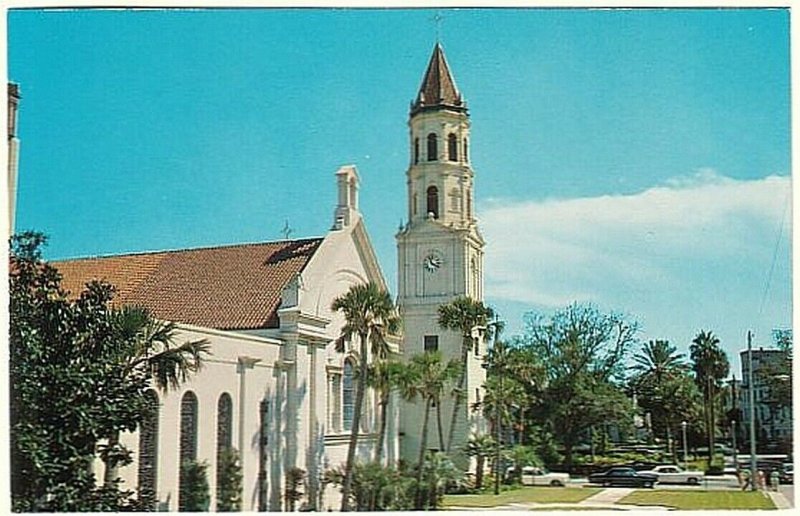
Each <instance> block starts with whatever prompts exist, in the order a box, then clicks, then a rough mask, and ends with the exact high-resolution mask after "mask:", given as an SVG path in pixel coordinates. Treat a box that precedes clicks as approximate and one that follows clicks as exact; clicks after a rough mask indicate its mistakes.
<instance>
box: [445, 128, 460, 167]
mask: <svg viewBox="0 0 800 516" xmlns="http://www.w3.org/2000/svg"><path fill="white" fill-rule="evenodd" d="M447 154H448V156H447V159H449V160H450V161H458V140H457V139H456V135H455V134H453V133H450V135H449V136H448V137H447Z"/></svg>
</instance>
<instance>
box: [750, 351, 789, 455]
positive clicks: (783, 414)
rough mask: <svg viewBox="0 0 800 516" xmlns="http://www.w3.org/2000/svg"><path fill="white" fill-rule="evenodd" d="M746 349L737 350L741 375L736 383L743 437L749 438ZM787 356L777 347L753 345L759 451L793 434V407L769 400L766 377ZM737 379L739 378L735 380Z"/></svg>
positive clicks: (772, 372) (772, 373)
mask: <svg viewBox="0 0 800 516" xmlns="http://www.w3.org/2000/svg"><path fill="white" fill-rule="evenodd" d="M747 354H748V352H747V351H742V352H740V354H739V357H740V359H741V364H742V379H741V383H740V384H739V385H737V387H736V391H737V397H738V403H739V408H740V409H741V414H742V417H743V421H742V428H741V430H745V431H744V432H742V433H743V434H744V436H743V437H744V440H745V441H748V440H749V439H748V437H747V436H748V432H747V428H748V427H747V424H748V421H749V417H750V398H749V388H750V385H749V378H750V361H749V359H748V356H747ZM785 360H786V355H785V354H784V353H783V352H782V351H781V350H779V349H764V348H759V349H753V386H754V391H753V399H754V402H755V403H754V404H755V426H756V443H757V444H758V448H759V451H761V450H762V449H763V448H775V447H777V446H779V445H780V444H781V442H783V441H785V440H786V439H787V438H789V437H791V435H792V408H791V406H789V407H777V406H775V404H773V403H770V399H769V396H770V393H769V387H768V380H769V378H770V376H771V375H774V374H775V372H774V371H775V366H777V365H779V364H780V363H781V362H782V361H785ZM737 383H738V382H737Z"/></svg>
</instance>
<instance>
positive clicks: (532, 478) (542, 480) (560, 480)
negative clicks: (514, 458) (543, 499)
mask: <svg viewBox="0 0 800 516" xmlns="http://www.w3.org/2000/svg"><path fill="white" fill-rule="evenodd" d="M568 482H569V474H568V473H552V472H549V471H547V470H546V469H544V468H539V467H536V466H525V467H523V468H522V485H524V486H553V487H563V486H565V485H567V483H568Z"/></svg>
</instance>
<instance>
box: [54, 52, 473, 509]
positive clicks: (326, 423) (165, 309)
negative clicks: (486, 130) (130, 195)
mask: <svg viewBox="0 0 800 516" xmlns="http://www.w3.org/2000/svg"><path fill="white" fill-rule="evenodd" d="M409 128H410V156H411V159H410V165H409V168H408V170H407V173H406V175H407V184H408V190H407V194H408V223H407V224H406V225H405V226H404V227H403V228H402V229H401V230H400V232H399V233H398V234H397V235H396V238H397V248H398V297H397V299H398V307H399V310H400V315H401V316H402V319H403V335H402V336H400V337H396V338H393V340H391V341H390V345H391V346H392V347H393V349H394V351H395V352H396V353H397V354H399V355H400V356H403V357H405V358H409V357H410V356H412V355H414V354H418V353H422V352H423V351H425V350H428V349H438V350H441V351H442V352H443V354H444V355H445V357H446V358H448V359H449V358H459V357H460V356H461V346H462V337H461V335H460V334H459V333H458V332H453V331H444V330H442V329H441V328H439V327H438V324H437V320H436V319H437V310H438V307H439V305H441V304H443V303H446V302H448V301H450V300H452V299H454V298H455V297H457V296H463V295H466V296H470V297H472V298H474V299H478V300H482V298H483V247H484V242H483V238H482V237H481V235H480V233H479V231H478V228H477V222H476V218H475V215H474V210H473V197H474V172H473V170H472V168H471V166H470V161H469V152H468V149H469V130H470V121H469V116H468V113H467V109H466V103H465V102H464V100H463V98H462V97H461V95H460V94H459V93H458V90H457V89H456V86H455V82H454V80H453V78H452V75H451V74H450V71H449V69H448V65H447V62H446V60H445V57H444V53H443V51H442V48H441V46H439V45H438V44H437V45H436V47H435V48H434V52H433V55H432V57H431V60H430V63H429V65H428V69H427V71H426V72H425V76H424V78H423V82H422V86H421V87H420V91H419V92H418V94H417V97H416V99H415V101H414V102H413V103H412V106H411V113H410V118H409ZM335 177H336V188H337V205H336V207H335V209H334V217H333V219H334V220H333V226H332V229H331V230H330V231H329V232H328V233H327V234H326V235H325V236H324V237H322V238H307V239H299V240H284V241H277V242H266V243H253V244H242V245H232V246H221V247H212V248H203V249H185V250H175V251H164V252H150V253H138V254H129V255H121V256H107V257H97V258H82V259H76V260H66V261H60V262H55V263H53V265H54V266H55V267H56V268H57V269H58V270H59V271H60V272H61V273H62V275H63V286H64V288H65V289H66V290H68V291H71V292H73V293H77V292H79V291H80V290H81V289H82V288H83V285H85V284H86V283H87V282H89V281H91V280H94V279H98V280H105V281H108V282H109V283H111V284H112V285H114V286H115V287H116V289H117V297H116V300H115V302H117V303H118V304H121V305H122V304H130V305H139V306H144V307H146V308H148V309H149V310H150V311H151V313H152V314H153V316H155V317H156V318H158V319H161V320H166V321H172V322H175V323H176V324H177V325H178V328H179V338H180V340H182V341H183V340H199V339H205V340H206V341H208V342H209V344H210V350H211V355H210V356H208V357H207V358H206V360H205V365H204V367H203V368H202V369H201V370H200V371H199V372H197V373H196V374H195V375H194V376H192V377H191V378H190V379H189V380H188V381H187V382H185V383H183V384H182V385H181V386H180V388H179V389H176V390H172V391H168V392H157V391H155V390H154V391H151V393H150V395H151V396H153V398H154V399H155V401H157V405H158V413H157V414H156V415H155V416H154V417H153V418H151V419H150V420H149V421H147V422H145V424H143V425H142V427H141V428H140V429H139V431H137V432H135V433H131V434H125V435H123V436H122V444H124V445H125V446H126V447H127V448H128V449H129V450H131V451H132V456H133V459H134V462H133V463H132V464H131V465H129V466H127V467H124V468H122V469H121V470H120V475H121V478H122V480H123V482H124V483H123V488H126V489H131V490H137V489H142V490H147V491H148V492H152V493H155V498H156V500H157V504H158V508H159V509H161V510H171V511H174V510H179V509H180V508H181V507H182V499H181V498H182V497H181V489H180V481H179V479H180V478H181V467H182V466H181V465H182V464H183V463H184V462H185V461H186V460H197V461H201V462H205V463H206V464H207V465H208V469H207V472H208V480H209V487H210V492H211V506H210V507H209V509H210V510H212V511H213V510H215V509H216V507H215V505H216V503H215V491H216V486H217V479H216V475H217V469H218V468H217V466H218V463H219V460H220V457H221V454H222V453H223V452H224V451H225V450H226V449H228V448H235V449H237V450H238V451H239V454H240V460H241V465H242V472H243V496H242V509H243V510H245V511H280V510H287V507H286V506H285V502H284V489H285V487H286V475H287V472H289V471H290V470H291V469H293V468H301V469H303V470H304V471H305V473H306V481H305V489H304V494H305V496H304V499H305V500H306V502H305V503H306V508H308V509H311V510H328V509H334V510H337V509H338V506H339V501H340V494H339V490H338V488H336V487H334V486H330V485H326V484H325V483H324V481H323V474H324V472H325V471H326V470H327V469H330V468H335V467H338V466H343V465H344V462H345V459H346V455H347V447H348V442H349V434H350V430H351V424H352V419H353V402H354V392H355V381H354V369H355V367H354V364H355V362H354V360H353V359H352V358H351V355H350V352H351V350H350V349H346V350H345V352H344V353H340V352H337V351H335V349H334V345H333V341H334V340H335V339H336V338H338V337H339V335H340V333H341V329H342V327H343V325H344V323H345V321H344V319H343V316H342V315H341V314H340V313H337V312H333V311H332V310H331V303H332V301H333V300H334V299H335V298H336V297H338V296H340V295H342V294H344V293H345V292H347V290H348V289H349V288H350V287H351V286H353V285H356V284H360V283H366V282H370V281H372V282H375V283H377V284H378V285H381V286H382V287H384V288H387V285H386V281H385V279H384V277H383V275H382V272H381V269H380V266H379V264H378V261H377V259H376V255H375V252H374V250H373V248H372V245H371V243H370V240H369V237H368V234H367V231H366V227H365V224H364V220H363V218H362V215H361V213H360V211H359V209H358V187H359V178H358V173H357V171H356V169H355V167H354V166H345V167H342V168H341V169H339V170H338V171H337V172H336V176H335ZM350 345H351V346H352V343H351V344H350ZM484 351H485V350H484V343H483V341H482V339H480V338H476V339H475V342H474V352H471V353H470V354H469V358H468V360H469V362H468V375H467V378H468V379H467V396H466V399H465V400H464V405H463V407H461V409H460V414H461V418H460V419H459V421H458V422H457V425H456V433H455V442H456V447H457V448H459V449H461V448H463V445H464V444H466V441H467V439H468V437H469V434H470V433H471V432H476V431H481V430H483V429H484V423H483V422H482V421H481V419H480V418H479V417H478V415H477V414H476V412H475V411H472V410H470V409H469V407H472V406H473V404H475V403H476V402H477V401H479V400H480V398H481V396H482V394H481V393H482V391H481V389H482V388H483V383H484V380H485V372H484V370H483V369H482V368H481V367H480V365H481V360H482V355H483V353H484ZM377 403H378V400H377V398H376V396H375V393H374V392H369V393H368V394H367V398H366V400H365V411H364V415H363V417H362V424H361V428H360V440H359V442H360V449H359V450H358V458H359V460H364V461H366V460H370V459H371V458H372V454H373V451H374V448H375V441H376V437H377V432H378V423H379V422H378V420H377V416H378V405H377ZM442 408H443V409H444V410H443V418H442V419H443V421H446V424H449V421H450V414H451V412H450V411H451V410H452V401H451V402H449V404H448V403H447V402H445V403H444V405H443V407H442ZM389 414H390V417H389V421H388V429H387V436H386V444H385V451H384V456H383V457H382V460H383V461H384V462H386V463H394V462H396V461H397V460H398V459H400V458H406V459H407V460H409V461H410V462H414V461H415V460H416V456H417V453H418V450H419V430H420V429H419V422H420V421H421V420H422V407H421V406H417V405H416V404H413V403H406V402H401V401H400V400H399V399H398V398H393V399H392V400H391V402H390V406H389ZM431 431H432V432H433V431H434V430H433V428H431ZM428 443H429V445H430V446H429V448H431V449H436V448H437V447H438V443H435V442H434V440H432V439H428ZM101 472H102V465H101V464H100V462H99V461H98V474H101ZM100 476H102V475H100ZM298 508H299V505H298Z"/></svg>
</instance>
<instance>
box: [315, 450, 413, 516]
mask: <svg viewBox="0 0 800 516" xmlns="http://www.w3.org/2000/svg"><path fill="white" fill-rule="evenodd" d="M325 477H326V479H327V482H328V483H331V484H334V485H342V483H343V480H344V468H343V467H339V468H334V469H330V470H327V471H326V472H325ZM415 485H416V482H415V480H414V478H413V476H411V475H408V474H407V472H405V471H400V470H398V469H395V468H393V467H391V466H384V465H382V464H379V463H376V462H369V463H357V464H356V465H355V467H354V468H353V489H352V490H351V491H350V504H349V506H350V507H351V508H352V509H354V510H356V511H370V512H374V511H407V510H411V509H413V508H414V492H415Z"/></svg>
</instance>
